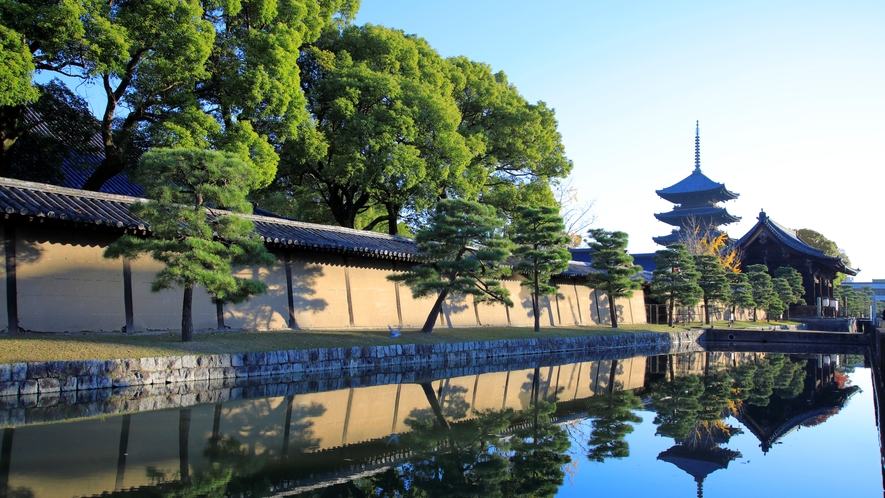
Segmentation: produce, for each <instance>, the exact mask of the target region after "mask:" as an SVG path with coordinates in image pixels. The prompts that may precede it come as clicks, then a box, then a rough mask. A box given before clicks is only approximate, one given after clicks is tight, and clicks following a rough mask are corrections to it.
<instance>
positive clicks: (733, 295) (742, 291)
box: [726, 273, 756, 317]
mask: <svg viewBox="0 0 885 498" xmlns="http://www.w3.org/2000/svg"><path fill="white" fill-rule="evenodd" d="M728 287H729V292H728V298H726V304H728V305H729V306H731V316H732V317H734V316H735V312H736V311H737V308H741V309H748V308H755V307H756V301H754V300H753V285H752V284H751V283H750V278H749V277H748V276H747V274H746V273H728Z"/></svg>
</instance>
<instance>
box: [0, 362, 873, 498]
mask: <svg viewBox="0 0 885 498" xmlns="http://www.w3.org/2000/svg"><path fill="white" fill-rule="evenodd" d="M864 362H865V358H864V357H863V355H846V354H841V355H840V354H834V353H832V352H830V353H826V354H821V353H808V352H804V353H785V352H778V353H766V352H706V351H699V352H691V353H683V354H668V355H655V356H647V357H646V356H637V357H630V358H611V357H608V358H606V359H592V360H591V359H588V360H587V361H574V362H570V363H564V364H536V365H530V364H526V363H525V362H522V363H520V364H519V365H517V366H516V368H514V369H512V370H509V371H490V372H487V373H476V374H471V373H467V374H465V375H453V376H451V377H448V378H439V379H434V380H430V379H428V380H419V381H416V382H401V383H398V382H396V379H397V378H402V377H401V376H397V375H391V376H390V378H391V380H392V382H391V383H385V382H379V381H378V380H377V379H374V380H373V381H371V382H366V379H362V380H360V379H352V382H350V381H349V380H348V379H343V380H342V382H341V383H340V384H339V386H338V387H339V388H335V389H328V390H324V389H326V385H325V384H324V385H320V384H319V383H316V382H313V383H307V384H305V383H303V382H289V381H288V379H286V378H262V379H243V380H242V381H240V382H238V383H237V382H231V383H226V384H224V383H215V384H210V383H205V385H190V384H184V383H182V384H180V385H177V384H173V385H167V386H165V387H163V388H162V389H161V388H152V387H150V386H147V387H143V388H139V389H130V390H125V391H124V390H117V391H114V390H104V391H101V390H97V391H96V392H94V393H91V394H84V395H81V397H80V399H76V400H74V399H72V400H68V401H70V403H68V404H67V405H66V404H65V403H64V402H58V400H55V402H54V403H53V404H51V405H48V406H45V407H41V404H40V400H39V399H38V400H36V402H35V403H34V404H33V405H32V406H28V407H23V406H17V407H15V408H11V409H9V411H8V412H9V419H8V421H7V422H6V428H5V429H3V439H2V451H0V493H2V496H10V497H11V496H15V497H27V496H34V497H69V496H98V495H105V496H185V495H188V496H311V497H313V496H316V497H325V496H353V497H357V496H430V497H437V496H588V495H595V494H598V493H606V494H609V495H612V496H642V495H645V494H648V493H650V492H653V493H654V495H655V496H683V497H684V496H695V495H697V496H704V495H705V496H725V495H726V494H732V493H734V491H735V489H740V492H741V493H749V494H751V495H752V496H800V495H803V494H807V495H812V494H813V495H825V494H827V493H833V494H835V493H839V494H845V495H848V496H873V495H878V494H880V493H882V482H883V480H882V479H883V474H882V469H881V466H880V463H879V462H880V448H879V436H878V433H877V427H876V413H875V409H874V406H875V405H874V396H873V395H874V389H873V383H872V382H873V381H872V375H871V371H870V369H869V368H865V367H864ZM542 363H543V362H542ZM342 387H343V388H342ZM115 403H116V404H120V405H126V406H127V413H126V414H123V415H115V416H108V415H104V416H98V417H96V416H91V414H93V413H97V412H100V411H101V410H100V407H101V406H107V405H108V404H115ZM173 405H181V406H182V407H180V408H174V409H169V408H167V407H168V406H173ZM41 410H42V411H41ZM62 412H64V413H65V415H64V416H61V415H59V414H60V413H62ZM78 413H79V414H80V416H77V414H78ZM41 417H42V418H41ZM59 419H61V420H59ZM41 420H43V421H42V422H41ZM48 420H54V421H52V422H48Z"/></svg>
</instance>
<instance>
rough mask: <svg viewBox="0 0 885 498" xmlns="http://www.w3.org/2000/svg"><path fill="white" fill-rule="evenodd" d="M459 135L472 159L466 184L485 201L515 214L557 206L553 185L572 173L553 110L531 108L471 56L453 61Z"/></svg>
mask: <svg viewBox="0 0 885 498" xmlns="http://www.w3.org/2000/svg"><path fill="white" fill-rule="evenodd" d="M448 62H449V64H450V66H451V72H450V74H451V78H452V82H453V83H454V89H453V93H452V95H453V98H454V101H455V104H456V106H457V108H458V111H459V113H460V116H461V122H460V124H459V127H458V130H459V132H460V134H461V135H462V136H463V137H464V138H465V140H466V142H467V144H469V146H470V148H471V150H472V152H473V154H472V155H471V159H470V162H469V165H468V167H467V171H466V172H465V180H466V181H467V183H468V185H469V186H472V187H473V188H476V187H479V188H480V192H479V194H480V197H479V200H480V202H482V203H484V204H490V205H493V206H495V207H496V208H497V209H499V210H500V211H502V212H505V213H508V214H511V215H512V214H513V213H515V211H516V208H517V206H520V205H532V206H538V205H553V204H554V202H555V200H554V199H553V195H552V193H551V192H550V188H549V185H548V182H549V180H552V179H557V178H564V177H565V176H567V175H568V174H569V172H570V171H571V169H572V163H571V161H569V160H568V159H567V158H566V157H565V155H564V154H565V153H564V151H565V148H564V147H563V145H562V137H561V135H560V134H559V132H558V131H557V129H556V126H557V125H556V118H555V116H554V113H553V109H550V108H548V107H547V105H546V104H545V103H544V102H538V103H536V104H530V103H528V102H527V101H526V100H525V98H524V97H522V96H521V95H520V94H519V92H518V91H517V89H516V87H515V86H514V85H512V84H511V83H510V82H509V81H508V80H507V76H506V75H505V74H504V73H503V72H497V73H492V70H491V68H490V67H489V66H488V64H483V63H479V62H474V61H471V60H469V59H467V58H466V57H455V58H452V59H449V60H448Z"/></svg>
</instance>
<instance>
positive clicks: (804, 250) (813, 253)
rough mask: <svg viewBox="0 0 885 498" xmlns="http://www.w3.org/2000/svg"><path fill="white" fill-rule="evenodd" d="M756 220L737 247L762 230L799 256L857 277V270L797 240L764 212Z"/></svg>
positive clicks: (794, 233) (792, 233)
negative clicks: (815, 260)
mask: <svg viewBox="0 0 885 498" xmlns="http://www.w3.org/2000/svg"><path fill="white" fill-rule="evenodd" d="M758 220H759V221H757V222H756V225H755V226H754V227H753V228H751V229H750V231H748V232H747V233H746V234H745V235H744V236H743V237H741V238H740V240H738V241H737V243H736V246H737V247H741V246H744V245H745V244H748V243H750V242H751V241H752V240H755V237H756V235H757V234H758V233H759V231H761V230H763V229H764V230H766V231H767V232H768V233H770V234H772V235H773V236H774V238H776V239H777V240H778V241H780V242H781V243H782V244H784V245H785V246H787V247H789V248H790V249H793V250H794V251H796V252H798V253H800V254H804V255H806V256H810V257H813V258H817V259H819V260H822V261H827V262H829V263H831V264H832V265H833V266H834V267H836V268H837V270H838V271H840V272H842V273H846V274H848V275H857V270H855V269H853V268H849V267H848V266H846V265H845V263H844V262H843V261H842V258H839V257H834V256H827V254H826V253H825V252H824V251H822V250H820V249H817V248H815V247H811V246H810V245H808V244H806V243H805V242H804V241H803V240H802V239H800V238H799V236H798V235H797V234H796V231H795V230H792V229H790V228H787V227H785V226H783V225H781V224H779V223H776V222H774V221H772V219H771V218H769V217H768V215H767V214H765V211H761V212H760V213H759V218H758Z"/></svg>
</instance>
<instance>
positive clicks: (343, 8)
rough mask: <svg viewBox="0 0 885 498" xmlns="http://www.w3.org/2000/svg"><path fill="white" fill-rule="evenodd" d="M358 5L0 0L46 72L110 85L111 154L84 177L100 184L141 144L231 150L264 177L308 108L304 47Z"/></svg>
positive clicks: (89, 184) (128, 163)
mask: <svg viewBox="0 0 885 498" xmlns="http://www.w3.org/2000/svg"><path fill="white" fill-rule="evenodd" d="M357 7H358V2H351V1H348V0H329V1H322V2H319V1H317V0H293V1H289V2H279V1H278V0H247V1H245V2H215V3H213V2H200V1H198V0H182V1H178V0H155V1H152V2H77V1H73V0H25V1H17V2H12V1H7V2H2V3H0V25H2V26H5V27H6V28H8V29H11V30H13V31H14V32H15V33H16V34H17V36H18V37H20V39H21V40H23V41H22V46H24V47H27V50H28V51H29V53H30V57H31V61H32V63H33V67H34V68H35V69H36V71H37V72H41V71H52V72H58V73H60V74H64V75H67V76H70V77H73V78H79V79H81V80H82V81H83V82H84V83H86V84H97V85H99V88H101V89H102V90H103V92H104V95H105V108H104V110H103V113H102V115H101V117H100V129H101V135H102V142H103V144H104V160H103V162H102V163H101V165H100V166H99V167H98V168H97V169H96V170H95V171H94V172H93V174H92V175H91V176H90V178H89V179H88V180H87V181H86V184H85V185H84V188H86V189H90V190H98V189H99V188H100V187H101V186H102V184H104V182H106V181H107V180H108V179H110V178H111V177H113V176H114V175H116V174H119V173H120V172H121V171H123V169H124V168H127V167H135V166H137V157H138V155H139V154H140V152H141V150H144V149H146V148H150V147H173V146H174V147H196V148H214V149H216V150H225V151H229V152H234V153H236V154H238V155H240V156H241V159H243V160H244V161H246V162H249V163H251V164H252V166H253V167H255V168H256V169H257V170H259V171H260V174H259V177H260V178H261V179H262V181H260V182H259V184H260V185H266V184H267V183H269V182H270V181H271V180H272V179H273V177H274V173H275V172H276V163H277V160H278V158H277V152H276V151H275V149H274V147H275V146H277V145H279V144H281V143H282V141H283V140H284V139H285V138H286V137H287V136H289V135H291V134H292V133H294V132H295V131H296V127H297V125H298V124H299V123H301V122H303V121H304V120H305V119H306V114H305V113H304V110H303V109H304V98H303V95H302V91H301V87H300V84H299V83H300V81H299V72H298V71H297V69H296V68H297V66H296V60H297V58H298V56H299V54H300V51H299V49H300V48H301V46H302V45H303V44H305V43H308V42H311V41H313V40H315V39H316V37H317V36H319V34H320V32H321V31H322V30H323V29H324V28H325V27H327V26H331V25H339V24H340V23H342V22H346V21H347V20H349V18H350V17H351V15H352V13H353V10H355V9H356V8H357ZM21 109H22V107H21V106H20V105H19V106H16V107H15V108H14V109H13V108H11V109H4V112H3V113H2V116H0V120H2V121H4V122H5V123H9V122H14V121H15V120H16V119H18V118H19V117H20V116H21V114H22V113H21ZM7 110H8V111H9V112H6V111H7ZM0 128H2V129H4V130H5V129H7V127H6V126H5V124H4V125H3V126H0ZM3 138H4V143H6V142H7V140H6V137H5V136H4V137H3ZM10 138H12V139H16V138H17V137H16V136H14V135H13V136H11V137H10ZM5 148H6V146H5V145H4V149H5Z"/></svg>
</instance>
